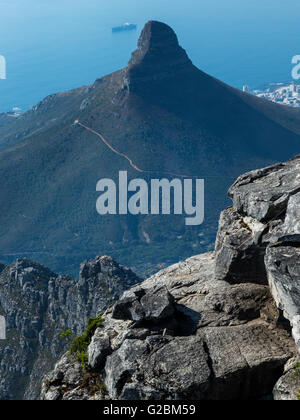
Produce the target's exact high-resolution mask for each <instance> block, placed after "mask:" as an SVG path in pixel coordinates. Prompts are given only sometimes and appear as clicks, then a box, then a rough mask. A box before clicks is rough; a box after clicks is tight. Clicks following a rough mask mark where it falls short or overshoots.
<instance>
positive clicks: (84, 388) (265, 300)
mask: <svg viewBox="0 0 300 420" xmlns="http://www.w3.org/2000/svg"><path fill="white" fill-rule="evenodd" d="M299 177H300V157H296V158H295V159H293V160H291V161H289V162H287V163H284V164H279V165H274V166H272V167H270V168H266V169H263V170H260V171H253V172H251V173H249V174H246V175H243V176H242V177H240V178H239V179H238V180H237V181H236V183H235V184H234V185H233V186H232V187H231V189H230V192H229V193H230V196H231V197H232V199H233V203H234V205H233V207H232V208H229V209H227V210H225V211H224V212H223V214H222V215H221V218H220V225H219V232H218V237H217V241H216V250H215V252H214V253H210V254H204V255H199V256H195V257H192V258H190V259H188V260H186V261H183V262H180V263H178V264H176V265H174V266H171V267H169V268H167V269H165V270H162V271H161V272H159V273H158V274H156V275H154V276H152V277H150V278H149V279H147V280H146V281H144V282H143V283H141V284H139V285H137V286H135V287H133V288H131V289H129V290H128V291H126V292H125V293H124V294H123V296H122V298H121V299H120V300H119V301H118V302H116V303H115V304H114V305H113V306H112V307H110V308H109V309H108V310H107V311H106V312H105V313H104V315H103V323H102V325H100V326H99V327H98V328H97V329H96V330H95V331H94V334H93V336H92V337H91V340H90V341H89V343H87V347H86V353H87V355H86V360H87V363H86V364H82V363H80V358H78V354H73V355H70V353H69V354H66V355H65V356H64V357H63V358H62V359H61V360H60V362H59V363H58V364H57V365H56V367H55V369H54V371H52V372H51V373H50V374H49V375H47V376H46V377H45V379H44V381H43V387H42V394H41V397H42V399H45V400H59V399H62V400H68V399H87V400H93V399H107V398H113V399H125V400H132V399H197V400H219V399H241V400H243V399H261V398H270V396H272V393H273V392H274V398H275V399H279V400H280V399H297V395H298V390H297V386H298V385H297V384H298V382H297V381H298V379H297V381H294V379H293V378H294V376H293V374H295V372H296V373H299V364H297V354H298V352H297V350H299V323H298V322H299V318H300V317H299V315H300V312H299V311H300V302H299V297H300V284H299V279H300V272H299V233H300V232H299V217H300V216H299V215H300V213H299V188H300V178H299ZM291 330H292V333H293V335H292V334H291ZM297 345H298V349H297ZM292 376H293V377H292ZM275 385H276V386H275ZM274 387H275V388H274ZM299 388H300V386H299Z"/></svg>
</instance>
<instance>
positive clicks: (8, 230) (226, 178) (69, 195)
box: [0, 21, 300, 275]
mask: <svg viewBox="0 0 300 420" xmlns="http://www.w3.org/2000/svg"><path fill="white" fill-rule="evenodd" d="M149 51H150V52H149ZM154 58H155V59H154ZM172 60H173V61H172ZM78 118H79V119H80V121H81V122H83V123H84V124H85V125H87V126H89V127H91V128H93V129H94V130H95V131H98V132H101V133H102V134H103V135H104V136H105V138H107V139H108V140H109V142H110V143H111V144H112V146H114V147H115V148H116V149H117V150H120V151H121V152H124V153H126V154H127V155H128V156H130V157H131V158H132V159H133V160H134V162H136V164H137V165H138V166H139V167H142V168H145V169H157V170H158V172H159V171H162V172H178V173H188V174H191V175H194V176H199V177H203V178H206V192H207V195H206V203H207V205H206V215H207V216H206V217H207V218H206V223H205V225H204V226H202V227H200V228H199V229H195V230H188V229H186V228H185V227H184V223H183V220H182V218H180V217H175V216H170V217H169V218H168V220H166V219H165V218H161V217H151V216H149V217H136V218H133V217H131V216H128V217H113V216H112V217H103V218H100V217H99V216H98V215H97V213H96V211H95V202H96V198H97V195H96V192H95V186H96V183H97V181H98V180H99V179H101V178H111V179H117V176H118V172H119V170H128V174H129V178H135V177H136V175H137V173H136V172H135V171H134V170H133V169H132V168H130V167H129V165H127V164H126V163H124V162H123V160H122V159H121V157H117V156H114V155H113V154H112V152H111V151H109V150H107V148H106V146H105V145H101V144H100V142H98V140H97V138H94V137H93V136H92V135H91V134H89V133H85V132H83V131H82V130H81V129H79V128H78V127H76V126H73V122H74V120H75V119H78ZM7 119H8V117H7V116H6V117H5V116H3V115H2V116H0V180H1V181H2V185H3V187H2V190H1V192H0V203H1V207H2V209H3V212H2V214H1V216H0V255H1V254H2V258H1V259H4V260H5V261H6V262H10V261H11V258H10V257H9V256H5V255H6V254H9V253H16V252H17V253H19V255H20V256H22V255H23V254H22V253H25V252H26V253H27V252H28V253H29V256H30V255H34V252H41V253H43V254H42V255H43V257H42V262H43V263H45V264H47V265H49V266H51V267H52V268H53V269H54V270H56V271H59V272H71V273H74V271H72V270H73V268H74V267H76V266H77V265H78V264H79V262H80V261H81V260H83V259H85V258H91V257H93V256H94V255H97V254H99V251H100V253H101V254H113V256H114V257H116V258H117V259H118V260H120V261H121V262H122V263H124V264H125V265H130V266H134V268H135V269H136V270H137V271H138V273H139V274H142V275H144V274H145V273H146V271H147V274H150V271H148V270H151V266H153V267H157V266H158V265H159V264H164V265H167V264H171V263H172V262H175V261H176V260H177V259H178V258H184V257H188V256H189V255H190V254H191V253H195V252H198V253H201V252H204V251H207V250H210V249H211V245H212V243H213V241H214V235H215V232H216V224H217V219H218V214H219V212H220V211H221V210H222V208H224V207H225V205H226V203H227V201H226V199H225V191H226V190H227V189H228V187H229V186H230V184H231V183H232V182H233V181H234V179H235V178H236V177H237V176H238V175H239V174H240V173H243V172H246V171H247V170H250V169H253V168H258V167H263V166H266V165H268V164H272V163H275V162H276V161H279V160H284V159H288V158H290V157H292V156H293V155H295V154H296V153H298V152H299V141H300V112H296V111H295V110H294V109H289V108H284V107H282V106H279V105H276V104H271V103H269V102H267V101H264V100H261V99H258V98H255V97H252V96H251V95H248V94H245V93H243V92H240V91H238V90H236V89H234V88H231V87H229V86H228V85H225V84H224V83H222V82H220V81H218V80H217V79H215V78H213V77H211V76H208V75H207V74H205V73H203V72H202V71H200V70H198V69H197V68H196V67H195V66H194V65H193V64H192V63H191V62H190V60H189V58H188V56H187V55H186V53H185V52H184V50H183V49H182V48H181V47H180V46H179V44H178V40H177V37H176V34H175V33H174V32H173V30H172V29H171V28H169V27H168V26H167V25H165V24H163V23H160V22H153V21H152V22H149V23H148V24H146V26H145V28H144V30H143V33H142V35H141V38H140V46H139V47H138V50H137V52H135V53H133V58H131V60H130V62H129V66H128V67H126V68H125V69H122V70H119V71H117V72H114V73H112V74H110V75H108V76H105V77H103V78H101V79H98V80H96V81H95V83H93V84H92V85H90V86H85V87H81V88H79V89H75V90H72V91H69V92H63V93H59V94H55V95H50V96H48V97H47V98H45V99H44V100H43V101H41V102H40V103H39V104H38V105H37V106H35V107H33V108H32V109H31V110H29V111H28V112H27V113H25V114H22V115H21V116H20V117H17V118H16V119H13V120H12V119H10V120H9V122H7ZM162 175H163V174H162ZM158 176H159V173H158ZM214 177H216V178H215V179H214ZM217 177H219V179H218V178H217ZM146 179H147V177H146ZM199 235H202V236H199ZM203 235H204V239H203ZM146 237H147V238H150V244H149V243H148V242H149V241H147V240H146V239H145V238H146ZM179 237H183V239H178V238H179ZM199 238H200V239H199ZM111 243H112V245H111ZM26 255H27V254H26ZM135 264H136V265H135ZM146 265H147V269H145V266H146ZM153 269H154V271H155V268H153Z"/></svg>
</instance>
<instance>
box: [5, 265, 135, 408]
mask: <svg viewBox="0 0 300 420" xmlns="http://www.w3.org/2000/svg"><path fill="white" fill-rule="evenodd" d="M0 269H1V268H0ZM2 269H3V270H2V272H1V274H0V315H4V316H5V318H6V322H7V340H4V341H0V400H5V399H36V398H37V397H38V395H39V392H40V391H39V390H40V385H41V377H42V376H43V375H44V374H45V371H49V370H50V369H52V368H53V366H54V362H55V361H56V360H57V359H58V358H59V357H60V356H61V355H62V354H63V353H64V352H65V351H66V350H67V348H68V347H69V345H70V339H71V337H72V336H73V335H78V334H81V333H82V332H83V330H84V329H85V326H86V324H87V322H88V319H89V318H90V317H95V316H96V315H97V314H98V313H99V312H101V311H103V310H104V309H105V308H106V307H107V306H108V305H111V304H112V303H113V302H114V301H115V300H116V299H117V298H118V297H119V296H120V295H121V294H122V292H123V291H124V290H126V289H127V288H128V287H130V286H132V285H134V284H136V283H137V282H139V281H140V279H139V278H138V277H137V276H136V275H135V274H133V273H132V272H131V271H130V270H129V269H127V268H125V267H122V266H120V265H119V264H117V263H116V262H115V261H114V260H113V259H112V258H109V257H97V258H96V259H95V260H94V261H89V262H85V263H83V264H82V265H81V267H80V273H79V278H78V279H77V280H74V279H72V278H70V277H67V276H61V275H57V274H55V273H53V272H51V271H50V270H48V269H47V268H45V267H44V266H42V265H40V264H37V263H34V262H32V261H29V260H17V261H16V262H15V263H14V264H12V265H10V266H7V267H2ZM62 333H63V334H62ZM61 334H62V336H61Z"/></svg>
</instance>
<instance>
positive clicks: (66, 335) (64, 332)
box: [59, 330, 73, 340]
mask: <svg viewBox="0 0 300 420" xmlns="http://www.w3.org/2000/svg"><path fill="white" fill-rule="evenodd" d="M72 334H73V332H72V330H67V331H63V332H62V333H61V334H60V336H59V338H60V339H61V340H63V339H64V338H68V337H70V336H71V335H72Z"/></svg>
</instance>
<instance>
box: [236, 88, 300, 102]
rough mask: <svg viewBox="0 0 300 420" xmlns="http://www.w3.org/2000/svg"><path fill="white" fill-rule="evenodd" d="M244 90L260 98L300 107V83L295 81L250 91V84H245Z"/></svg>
mask: <svg viewBox="0 0 300 420" xmlns="http://www.w3.org/2000/svg"><path fill="white" fill-rule="evenodd" d="M243 91H248V92H250V93H252V94H254V95H256V96H258V97H260V98H264V99H268V100H270V101H273V102H276V103H279V104H283V105H289V106H293V107H295V108H300V84H296V83H294V82H292V83H290V84H285V83H276V84H270V85H268V86H267V87H266V88H265V89H256V90H253V91H250V89H249V88H248V86H243Z"/></svg>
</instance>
